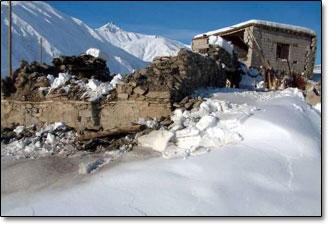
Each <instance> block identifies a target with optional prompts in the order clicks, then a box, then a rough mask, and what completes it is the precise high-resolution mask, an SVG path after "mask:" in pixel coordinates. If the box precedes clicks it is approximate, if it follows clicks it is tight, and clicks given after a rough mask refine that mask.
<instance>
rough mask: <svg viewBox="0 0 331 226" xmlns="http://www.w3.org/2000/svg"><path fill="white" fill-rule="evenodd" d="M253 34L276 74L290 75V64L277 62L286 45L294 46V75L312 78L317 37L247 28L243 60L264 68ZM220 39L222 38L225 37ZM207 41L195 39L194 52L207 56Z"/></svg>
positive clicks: (264, 28)
mask: <svg viewBox="0 0 331 226" xmlns="http://www.w3.org/2000/svg"><path fill="white" fill-rule="evenodd" d="M238 32H239V31H238ZM240 32H241V31H240ZM251 34H252V35H253V36H254V37H255V39H256V41H257V42H258V44H259V46H260V48H261V49H262V51H263V55H264V57H265V59H266V60H269V62H270V64H271V66H272V67H273V68H274V69H275V70H280V71H285V72H288V64H287V62H286V61H282V60H281V59H277V57H276V48H277V43H283V44H289V45H290V49H289V62H290V65H291V67H292V69H293V71H294V72H296V73H297V74H301V73H302V72H303V73H304V74H305V76H310V75H312V72H313V67H314V63H315V52H316V45H317V40H316V37H312V36H311V35H307V34H303V33H300V34H299V33H295V32H286V31H283V30H281V29H275V28H268V27H261V26H249V27H246V28H245V29H244V36H243V41H244V42H245V43H246V44H247V46H248V47H249V48H248V53H247V56H246V57H241V60H242V61H243V63H245V64H246V65H247V66H248V67H249V66H255V67H260V66H261V65H263V63H262V60H261V57H260V55H259V51H258V49H257V48H258V47H257V46H256V44H255V43H254V41H253V39H252V35H251ZM220 36H222V34H221V35H220ZM207 41H208V37H203V38H198V39H193V40H192V49H193V50H194V51H196V52H201V53H206V52H207V51H208V48H209V46H208V45H206V42H207Z"/></svg>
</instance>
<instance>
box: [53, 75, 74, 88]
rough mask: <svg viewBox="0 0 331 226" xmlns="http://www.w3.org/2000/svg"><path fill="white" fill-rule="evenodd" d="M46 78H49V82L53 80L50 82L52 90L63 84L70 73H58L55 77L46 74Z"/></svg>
mask: <svg viewBox="0 0 331 226" xmlns="http://www.w3.org/2000/svg"><path fill="white" fill-rule="evenodd" d="M47 78H48V79H49V82H51V80H53V82H52V83H51V84H50V86H51V88H50V89H51V90H52V89H56V88H59V87H60V86H64V85H65V83H66V82H67V81H69V80H70V78H71V75H70V74H68V73H59V76H58V77H57V78H56V79H54V77H51V76H47Z"/></svg>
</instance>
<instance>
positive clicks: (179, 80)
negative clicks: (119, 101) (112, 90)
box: [117, 49, 225, 102]
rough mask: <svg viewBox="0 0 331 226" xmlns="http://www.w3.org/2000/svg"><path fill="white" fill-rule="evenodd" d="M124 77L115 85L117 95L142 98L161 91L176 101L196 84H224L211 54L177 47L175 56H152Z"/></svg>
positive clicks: (221, 73)
mask: <svg viewBox="0 0 331 226" xmlns="http://www.w3.org/2000/svg"><path fill="white" fill-rule="evenodd" d="M125 81H126V83H125V84H123V85H120V86H118V88H117V93H118V95H119V97H120V98H124V99H135V98H144V97H148V96H149V93H150V92H155V91H157V92H161V91H164V92H166V93H168V96H169V98H170V99H171V101H173V102H176V101H180V100H181V99H183V98H184V97H186V96H188V95H190V94H192V93H193V91H194V90H196V89H197V88H199V87H206V86H214V87H217V86H218V87H222V86H224V84H225V75H224V72H223V70H222V68H221V66H220V64H218V63H217V62H215V60H213V59H212V58H210V57H205V56H202V55H200V54H198V53H194V52H192V51H190V50H187V49H181V50H180V51H179V53H178V55H177V56H173V57H157V58H155V59H154V60H153V62H152V63H151V64H150V65H149V66H148V67H147V68H145V69H141V70H138V71H136V72H134V73H133V74H132V75H131V76H128V78H127V79H126V80H125Z"/></svg>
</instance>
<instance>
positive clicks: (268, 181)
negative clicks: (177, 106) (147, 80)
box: [1, 89, 321, 216]
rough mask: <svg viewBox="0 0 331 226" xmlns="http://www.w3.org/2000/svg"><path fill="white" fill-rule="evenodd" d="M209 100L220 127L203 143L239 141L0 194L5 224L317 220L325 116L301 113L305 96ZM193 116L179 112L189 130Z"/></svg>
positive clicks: (216, 94)
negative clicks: (89, 218) (36, 219)
mask: <svg viewBox="0 0 331 226" xmlns="http://www.w3.org/2000/svg"><path fill="white" fill-rule="evenodd" d="M205 92H207V93H209V94H211V95H212V96H211V97H210V98H209V99H210V100H209V101H208V99H207V100H206V102H207V104H206V105H205V106H204V107H203V109H204V111H203V112H204V113H203V114H204V115H207V114H208V115H213V116H215V117H217V116H218V118H219V119H218V120H219V121H221V122H222V120H225V121H226V122H224V123H223V127H218V124H217V126H214V127H211V128H210V129H211V130H210V131H209V132H207V131H208V129H207V131H206V133H208V136H209V137H211V135H215V136H221V137H222V136H223V135H222V134H223V133H224V131H225V130H223V129H222V128H225V127H227V128H228V129H230V130H231V128H232V129H233V131H236V132H237V133H239V134H240V136H241V137H242V139H241V141H239V142H235V143H233V144H227V145H221V146H215V147H210V148H205V149H209V150H203V149H200V150H201V151H202V152H201V153H200V155H196V156H190V157H187V156H186V157H185V160H184V159H183V157H181V156H180V157H177V158H172V159H170V160H167V159H163V158H152V159H149V160H142V161H135V162H126V163H121V164H119V165H118V164H116V165H111V164H112V163H111V162H110V163H109V164H110V165H111V166H112V167H108V168H106V167H103V168H102V169H101V170H98V172H96V173H93V176H92V175H91V176H89V178H86V179H84V183H77V182H76V183H75V184H72V185H70V186H62V185H61V186H57V187H55V186H50V187H43V188H42V189H39V190H38V192H33V191H24V192H23V191H22V192H14V193H10V194H3V195H2V203H1V204H2V205H1V211H2V214H3V215H6V216H7V215H32V214H34V215H53V216H54V215H80V216H81V215H93V216H97V215H121V216H124V215H131V216H132V215H134V216H142V215H148V216H155V215H162V216H169V215H177V216H178V215H180V216H192V215H201V216H205V215H209V216H216V215H221V216H270V215H271V216H277V215H282V216H307V215H309V216H312V215H315V216H319V215H320V214H321V115H320V113H318V112H317V111H316V110H315V109H313V108H312V107H311V106H309V105H308V104H306V103H305V101H304V99H303V95H302V92H301V91H299V90H297V89H286V90H284V91H271V92H256V91H245V90H238V89H214V90H212V89H208V90H206V91H205ZM293 104H294V105H293ZM207 106H208V108H207ZM294 106H296V107H294ZM223 108H224V109H225V110H226V111H221V112H220V111H219V110H218V109H223ZM252 109H255V110H253V111H252ZM199 112H200V111H199ZM201 112H202V111H201ZM208 112H209V113H208ZM192 114H193V112H187V113H185V114H183V112H182V114H180V113H179V112H177V119H178V120H177V122H178V123H179V122H182V123H183V124H186V123H188V124H190V122H192V123H193V121H192V120H187V118H186V117H189V116H190V115H192ZM183 115H184V116H183ZM244 115H245V116H244ZM243 116H244V117H243ZM189 118H190V117H189ZM230 122H231V123H230ZM195 123H196V122H195ZM238 125H239V126H238ZM183 126H184V125H183ZM189 128H191V129H187V130H185V131H183V132H179V131H180V130H176V133H177V135H178V137H185V136H188V137H194V136H195V135H196V134H197V130H195V129H194V128H193V126H192V127H189ZM177 131H178V132H177ZM199 133H200V131H199ZM177 135H176V136H177ZM201 139H203V138H201ZM212 140H213V141H216V139H212ZM192 141H193V142H194V140H192ZM173 145H174V144H171V145H169V146H168V147H167V149H168V148H173ZM175 149H176V150H177V147H175ZM197 151H198V150H197ZM92 168H93V167H92ZM87 171H89V170H87ZM87 171H85V172H87ZM77 173H78V172H77ZM62 183H63V182H62ZM57 184H61V180H57ZM151 194H152V195H151Z"/></svg>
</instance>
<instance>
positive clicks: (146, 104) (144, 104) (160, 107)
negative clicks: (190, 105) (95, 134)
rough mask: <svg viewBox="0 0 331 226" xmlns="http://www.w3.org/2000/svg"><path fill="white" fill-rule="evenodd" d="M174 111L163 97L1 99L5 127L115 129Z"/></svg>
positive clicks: (2, 122)
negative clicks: (49, 125) (53, 125)
mask: <svg viewBox="0 0 331 226" xmlns="http://www.w3.org/2000/svg"><path fill="white" fill-rule="evenodd" d="M170 114H171V105H170V103H169V102H167V101H165V100H163V101H159V100H155V99H154V101H151V100H120V101H114V102H107V103H106V104H103V105H100V104H99V103H92V102H84V101H54V100H53V101H42V102H27V101H16V100H1V127H10V126H11V125H12V124H19V125H24V126H29V125H33V124H35V125H41V124H44V123H46V122H47V123H53V122H64V123H65V124H67V125H68V126H70V127H73V128H75V129H76V130H80V131H82V130H85V129H96V130H98V129H101V128H103V129H104V130H107V129H112V128H115V127H121V126H128V125H130V124H131V123H134V122H137V121H138V119H139V118H146V117H152V118H160V117H161V116H165V117H166V116H169V115H170Z"/></svg>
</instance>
